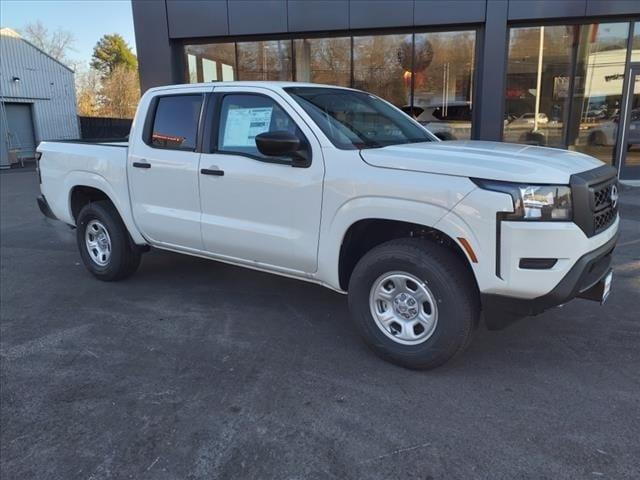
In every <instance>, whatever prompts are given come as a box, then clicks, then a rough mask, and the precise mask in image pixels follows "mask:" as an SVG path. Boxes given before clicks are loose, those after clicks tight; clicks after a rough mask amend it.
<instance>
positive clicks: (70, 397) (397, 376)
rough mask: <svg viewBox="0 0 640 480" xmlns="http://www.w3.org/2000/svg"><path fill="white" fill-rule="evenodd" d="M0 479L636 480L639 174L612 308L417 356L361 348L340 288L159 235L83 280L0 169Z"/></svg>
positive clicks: (558, 316)
mask: <svg viewBox="0 0 640 480" xmlns="http://www.w3.org/2000/svg"><path fill="white" fill-rule="evenodd" d="M0 190H1V198H0V200H1V211H0V215H1V216H0V267H1V268H0V298H1V304H0V401H1V403H0V477H1V478H2V479H3V480H4V479H6V480H9V479H30V478H34V479H65V480H67V479H93V480H96V479H107V478H117V479H121V478H123V479H126V478H133V479H161V480H162V479H205V478H206V479H211V478H220V479H232V478H238V479H268V478H277V479H325V478H327V479H351V478H357V479H365V478H366V479H369V478H371V479H377V478H380V479H394V480H395V479H422V480H425V479H476V478H477V479H527V478H532V479H554V480H555V479H565V478H567V479H591V478H594V479H601V478H608V479H627V478H628V479H632V478H635V479H637V478H640V440H639V439H640V190H639V189H624V190H623V192H622V197H621V202H622V204H621V214H622V218H623V221H622V235H621V238H620V242H619V246H618V248H617V249H616V252H615V259H614V262H615V277H614V282H613V292H612V293H611V296H610V298H609V301H608V302H607V304H606V305H604V306H602V307H600V306H599V305H598V304H596V303H593V302H588V301H586V300H575V301H573V302H571V303H569V304H567V305H566V306H564V307H562V308H557V309H554V310H552V311H549V312H546V313H544V314H542V315H540V316H538V317H534V318H529V319H525V320H523V321H521V322H519V323H517V324H515V325H513V326H511V327H510V328H508V329H506V330H503V331H500V332H489V331H487V330H486V329H485V328H484V327H481V328H480V329H479V331H478V332H477V335H476V338H475V339H474V342H473V343H472V345H471V346H470V348H469V349H468V351H467V352H466V353H465V354H464V355H462V356H461V357H459V358H457V359H456V360H455V361H453V362H451V363H449V364H447V365H446V366H444V367H442V368H439V369H437V370H433V371H430V372H415V371H409V370H405V369H402V368H399V367H396V366H393V365H390V364H388V363H385V362H383V361H382V360H379V359H378V358H377V357H376V356H374V355H373V354H372V353H370V352H369V350H368V349H367V348H366V347H365V346H364V344H363V343H362V342H361V341H360V339H359V338H358V336H357V335H356V332H355V329H354V328H353V326H352V325H351V323H350V320H349V315H348V311H347V302H346V297H344V296H342V295H340V294H337V293H334V292H331V291H329V290H327V289H324V288H322V287H320V286H316V285H312V284H307V283H302V282H298V281H294V280H290V279H286V278H281V277H277V276H271V275H268V274H264V273H258V272H254V271H250V270H245V269H241V268H237V267H233V266H229V265H224V264H220V263H216V262H211V261H207V260H204V259H199V258H194V257H188V256H183V255H178V254H172V253H167V252H161V251H156V250H153V251H151V252H150V253H148V254H146V255H145V256H144V259H143V261H142V265H141V267H140V269H139V271H138V272H137V274H136V275H135V276H133V277H132V278H130V279H128V280H126V281H123V282H119V283H103V282H99V281H98V280H95V279H94V278H93V277H92V276H91V275H90V274H89V273H88V272H87V271H86V270H85V268H84V266H83V265H82V264H81V261H80V257H79V255H78V253H77V250H76V245H75V237H74V232H73V231H72V230H71V229H69V228H68V227H66V226H64V225H62V224H61V223H60V222H55V221H51V220H47V219H45V218H44V217H43V216H42V215H41V214H40V212H39V211H38V209H37V206H36V203H35V197H36V195H37V192H38V185H37V179H36V176H35V173H34V172H32V171H26V172H25V171H22V172H8V173H2V174H0Z"/></svg>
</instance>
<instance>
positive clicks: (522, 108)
mask: <svg viewBox="0 0 640 480" xmlns="http://www.w3.org/2000/svg"><path fill="white" fill-rule="evenodd" d="M578 31H579V26H550V27H526V28H512V29H511V31H510V37H509V57H508V64H507V89H506V106H505V118H504V133H503V140H505V141H507V142H519V143H529V144H535V145H548V146H562V145H563V143H564V141H563V139H564V125H565V121H566V117H567V114H568V108H569V100H570V99H569V88H570V78H571V52H572V45H573V44H574V42H575V41H576V39H577V32H578Z"/></svg>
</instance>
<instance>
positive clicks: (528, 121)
mask: <svg viewBox="0 0 640 480" xmlns="http://www.w3.org/2000/svg"><path fill="white" fill-rule="evenodd" d="M535 118H536V115H535V113H525V114H523V115H520V116H519V117H518V118H516V119H515V120H513V121H512V122H511V123H509V127H528V126H531V125H533V124H534V123H535ZM547 123H549V117H547V114H546V113H538V124H540V125H546V124H547Z"/></svg>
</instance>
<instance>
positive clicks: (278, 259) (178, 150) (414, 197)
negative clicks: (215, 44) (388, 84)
mask: <svg viewBox="0 0 640 480" xmlns="http://www.w3.org/2000/svg"><path fill="white" fill-rule="evenodd" d="M38 152H39V155H40V158H39V162H38V173H39V175H40V182H41V186H40V187H41V193H42V196H41V197H40V198H39V199H38V203H39V205H40V208H41V210H42V212H43V213H44V214H45V215H47V216H49V217H52V218H57V219H59V220H61V221H63V222H65V223H67V224H69V225H71V226H73V227H75V228H76V234H77V243H78V248H79V250H80V255H81V257H82V260H83V261H84V264H85V265H86V267H87V268H88V269H89V271H90V272H91V273H92V274H93V275H95V276H96V277H97V278H99V279H101V280H120V279H123V278H125V277H127V276H129V275H131V274H132V273H133V272H134V271H135V270H136V269H137V268H138V265H139V263H140V258H141V254H142V253H143V252H145V251H146V250H147V249H148V248H149V247H155V248H161V249H165V250H172V251H175V252H181V253H185V254H189V255H197V256H201V257H206V258H210V259H213V260H219V261H223V262H228V263H233V264H236V265H242V266H245V267H249V268H254V269H258V270H264V271H267V272H272V273H276V274H280V275H286V276H289V277H293V278H298V279H300V280H306V281H310V282H315V283H319V284H321V285H324V286H326V287H329V288H331V289H334V290H336V291H338V292H342V293H348V296H349V307H350V310H351V314H352V317H353V320H354V322H355V325H356V326H357V329H358V330H359V332H360V333H361V334H362V336H363V337H364V340H365V341H366V343H367V344H368V345H369V346H370V347H371V348H372V349H373V350H374V351H375V352H377V353H378V354H379V355H381V356H382V357H383V358H385V359H388V360H390V361H392V362H395V363H397V364H400V365H403V366H406V367H410V368H433V367H436V366H438V365H441V364H443V363H444V362H445V361H447V360H448V359H450V358H452V357H453V356H454V355H456V354H458V353H460V352H461V351H462V350H463V349H464V348H465V347H466V345H468V343H469V341H470V339H471V336H472V334H473V332H474V330H475V328H476V326H477V325H478V322H479V319H480V316H481V314H483V315H484V318H485V321H486V323H487V325H488V326H489V327H490V328H499V327H500V326H503V325H504V324H506V323H508V322H509V321H510V320H511V319H513V318H517V317H521V316H525V315H535V314H538V313H540V312H542V311H544V310H546V309H548V308H550V307H553V306H556V305H559V304H562V303H565V302H567V301H568V300H570V299H572V298H575V297H583V298H588V299H591V300H597V301H599V302H603V301H604V300H605V299H606V297H607V294H608V293H609V289H610V285H611V276H612V274H611V267H610V263H611V253H612V251H613V249H614V247H615V243H616V239H617V232H618V223H619V217H618V213H617V202H618V189H617V178H616V170H615V169H614V168H612V167H610V166H607V165H604V164H603V163H602V162H600V161H598V160H596V159H594V158H591V157H589V156H586V155H582V154H580V153H576V152H570V151H565V150H557V149H550V148H541V147H534V146H523V145H511V144H504V143H494V142H482V141H452V142H440V141H438V139H437V138H435V137H434V136H433V135H432V134H431V133H429V132H428V131H427V130H426V129H425V128H424V127H422V126H421V125H420V124H419V123H417V122H416V121H414V120H413V119H411V118H410V117H409V116H407V115H405V114H404V113H402V112H401V111H400V110H398V109H396V108H395V107H393V106H392V105H390V104H389V103H387V102H385V101H383V100H381V99H380V98H378V97H376V96H374V95H371V94H368V93H365V92H361V91H357V90H352V89H347V88H338V87H330V86H322V85H316V84H302V83H280V82H233V83H216V84H211V83H209V84H192V85H175V86H167V87H162V88H154V89H151V90H149V91H148V92H146V93H145V94H144V96H143V97H142V100H141V102H140V105H139V107H138V112H137V114H136V117H135V120H134V122H133V126H132V129H131V134H130V136H129V139H128V142H123V143H117V142H113V143H108V142H103V143H83V142H81V141H79V142H69V141H65V142H43V143H41V144H40V145H39V147H38ZM291 321H294V319H292V320H291Z"/></svg>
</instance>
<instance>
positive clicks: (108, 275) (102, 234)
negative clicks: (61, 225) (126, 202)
mask: <svg viewBox="0 0 640 480" xmlns="http://www.w3.org/2000/svg"><path fill="white" fill-rule="evenodd" d="M76 227H77V228H76V241H77V243H78V249H79V250H80V256H81V257H82V261H83V262H84V265H85V267H87V269H88V270H89V271H90V272H91V273H92V274H93V275H94V276H95V277H97V278H99V279H100V280H104V281H115V280H122V279H124V278H126V277H128V276H130V275H132V274H133V273H134V272H135V271H136V270H137V268H138V265H140V258H141V255H142V250H141V248H140V247H138V246H136V245H134V244H133V242H132V241H131V238H130V236H129V232H127V228H126V227H125V225H124V223H123V222H122V219H121V218H120V215H119V214H118V211H117V210H116V209H115V207H114V206H113V205H112V204H111V203H109V202H106V201H99V202H92V203H89V204H88V205H85V207H84V208H83V209H82V210H80V213H79V214H78V220H77V222H76Z"/></svg>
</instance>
